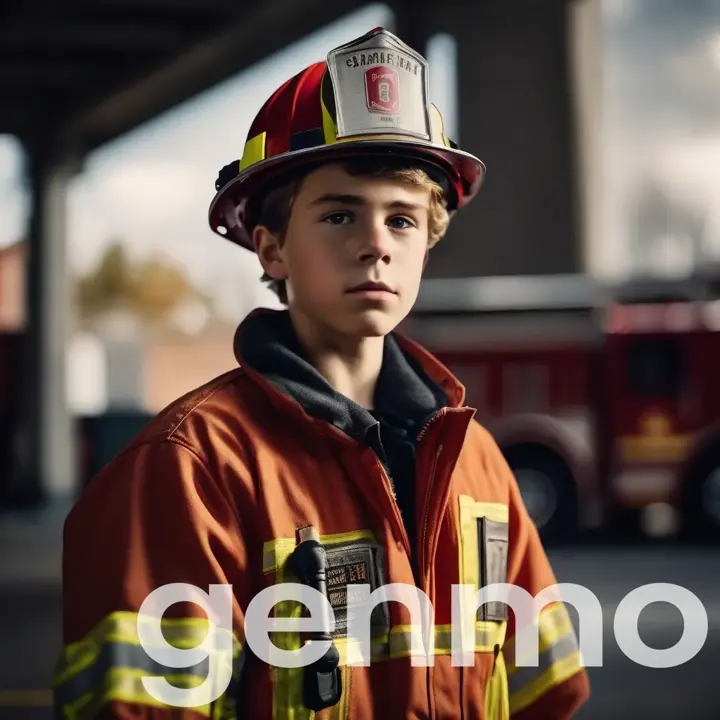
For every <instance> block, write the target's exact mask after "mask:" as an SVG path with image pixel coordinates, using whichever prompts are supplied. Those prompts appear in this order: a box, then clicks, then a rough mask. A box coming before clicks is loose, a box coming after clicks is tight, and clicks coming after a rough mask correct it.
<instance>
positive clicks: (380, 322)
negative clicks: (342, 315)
mask: <svg viewBox="0 0 720 720" xmlns="http://www.w3.org/2000/svg"><path fill="white" fill-rule="evenodd" d="M402 319H403V318H402V317H401V316H400V315H399V314H398V313H391V312H387V311H383V310H375V309H373V310H362V311H360V312H356V313H352V314H350V316H349V317H347V318H346V319H344V320H345V322H344V323H343V324H344V325H345V326H346V328H347V329H346V332H347V334H349V335H354V336H356V337H383V336H385V335H389V334H390V333H391V332H392V331H393V330H394V329H395V328H396V327H397V326H398V325H399V324H400V322H401V321H402Z"/></svg>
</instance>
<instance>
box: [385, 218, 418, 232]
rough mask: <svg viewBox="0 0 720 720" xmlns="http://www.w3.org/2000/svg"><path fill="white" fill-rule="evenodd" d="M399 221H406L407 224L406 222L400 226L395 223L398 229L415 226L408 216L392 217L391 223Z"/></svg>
mask: <svg viewBox="0 0 720 720" xmlns="http://www.w3.org/2000/svg"><path fill="white" fill-rule="evenodd" d="M397 222H401V223H405V224H404V225H400V226H398V225H393V227H394V228H395V229H396V230H405V229H407V228H410V227H415V225H414V224H413V223H412V222H410V220H408V219H407V218H404V217H394V218H391V219H390V223H391V224H392V223H397Z"/></svg>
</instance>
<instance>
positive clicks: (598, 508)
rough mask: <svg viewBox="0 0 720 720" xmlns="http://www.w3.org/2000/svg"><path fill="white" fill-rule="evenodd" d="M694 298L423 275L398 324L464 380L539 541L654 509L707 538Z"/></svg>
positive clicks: (704, 414)
mask: <svg viewBox="0 0 720 720" xmlns="http://www.w3.org/2000/svg"><path fill="white" fill-rule="evenodd" d="M625 294H626V295H627V293H625ZM698 294H699V293H698V291H696V290H695V289H694V288H691V289H689V290H687V291H686V292H684V293H682V292H680V289H679V288H678V287H676V286H673V290H672V292H671V294H668V290H667V289H666V288H660V287H659V284H653V285H651V286H650V287H646V288H645V289H644V290H640V289H638V290H637V292H635V294H634V295H632V296H630V297H631V299H623V293H622V292H619V291H618V290H617V289H610V288H605V287H602V286H600V285H598V284H594V283H592V282H591V281H589V280H588V279H586V278H584V277H576V276H564V277H549V278H510V277H508V278H489V279H472V280H470V279H468V280H464V279H459V280H458V279H455V280H428V281H426V282H425V283H424V285H423V289H422V291H421V295H420V297H419V299H418V303H417V306H416V309H415V311H414V313H413V314H412V315H411V316H410V318H408V320H407V321H406V323H405V324H404V325H403V327H402V330H403V331H404V332H405V333H407V334H408V335H410V336H411V337H415V338H417V339H418V340H419V341H420V342H422V343H423V344H424V345H425V346H426V347H428V349H430V350H431V351H432V352H434V353H435V354H436V355H437V356H438V357H439V358H440V359H441V360H442V361H443V362H444V363H445V364H446V365H447V366H448V367H449V368H451V369H452V370H453V371H454V372H456V373H457V375H458V376H459V377H460V378H461V380H462V381H463V382H464V383H465V385H466V388H467V404H468V405H471V406H472V407H475V408H477V418H478V420H479V421H480V422H482V423H483V424H484V425H485V426H486V427H487V428H488V430H490V432H492V433H493V435H494V436H495V438H496V439H497V441H498V443H499V445H500V447H501V448H502V450H503V452H504V454H505V456H506V458H507V460H508V462H509V464H510V466H511V467H512V468H513V470H514V471H515V474H516V477H517V479H518V483H519V485H520V489H521V492H522V494H523V497H524V499H525V502H526V504H527V507H528V510H529V512H530V514H531V515H532V517H533V518H534V520H535V522H536V524H537V526H538V528H539V529H540V532H541V534H542V535H543V537H544V538H545V539H546V540H555V539H567V538H568V537H569V536H571V535H572V534H574V532H575V531H576V530H577V529H579V528H590V527H599V526H603V527H611V526H613V525H615V524H616V523H618V522H621V521H622V522H623V524H626V523H627V521H628V519H632V520H635V519H637V520H639V519H641V518H643V517H644V518H645V519H647V518H648V516H652V515H655V516H657V513H659V512H660V513H664V515H665V517H667V518H669V520H670V521H673V522H675V524H676V525H677V524H678V523H679V529H682V530H683V531H686V532H690V533H697V534H702V535H708V534H715V533H717V534H720V380H719V379H718V373H719V372H720V301H717V300H712V299H709V298H704V299H698V298H697V295H698Z"/></svg>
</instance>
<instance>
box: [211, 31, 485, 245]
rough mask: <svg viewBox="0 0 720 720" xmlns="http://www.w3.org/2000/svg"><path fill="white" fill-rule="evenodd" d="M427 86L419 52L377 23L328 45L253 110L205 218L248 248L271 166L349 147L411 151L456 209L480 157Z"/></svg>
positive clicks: (330, 155)
mask: <svg viewBox="0 0 720 720" xmlns="http://www.w3.org/2000/svg"><path fill="white" fill-rule="evenodd" d="M428 90H429V78H428V63H427V61H426V60H425V58H423V57H422V55H420V54H419V53H417V52H415V51H414V50H412V49H411V48H410V47H408V46H407V45H406V44H405V43H403V42H402V41H401V40H400V39H399V38H397V37H396V36H395V35H393V34H392V33H390V32H388V31H387V30H385V29H383V28H375V29H374V30H372V31H370V32H369V33H367V34H366V35H364V36H362V37H360V38H358V39H356V40H353V41H352V42H350V43H348V44H346V45H342V46H340V47H338V48H336V49H334V50H331V51H330V53H329V54H328V56H327V60H326V61H324V62H318V63H314V64H313V65H310V66H309V67H307V68H306V69H305V70H303V71H302V72H300V73H298V74H297V75H295V76H294V77H292V78H291V79H290V80H288V81H287V82H286V83H285V84H284V85H282V86H281V87H280V88H279V89H278V90H276V91H275V92H274V93H273V95H272V96H271V97H270V98H269V99H268V100H267V102H266V103H265V104H264V105H263V107H262V108H261V109H260V112H259V113H258V114H257V116H256V117H255V120H254V121H253V123H252V125H251V127H250V131H249V133H248V136H247V141H246V143H245V148H244V151H243V155H242V158H241V159H240V160H236V161H234V162H232V163H230V164H229V165H226V166H225V167H224V168H223V169H222V170H221V171H220V174H219V176H218V179H217V181H216V183H215V189H216V191H217V193H216V195H215V197H214V199H213V201H212V203H211V205H210V211H209V221H210V227H211V228H212V230H213V231H214V232H216V233H218V234H219V235H222V236H223V237H226V238H227V239H229V240H231V241H233V242H235V243H237V244H239V245H242V246H243V247H246V248H248V249H250V250H252V249H253V245H252V240H251V231H252V227H253V217H254V213H255V212H256V211H257V208H256V207H255V199H257V198H259V197H262V196H264V195H265V193H266V191H267V189H268V187H269V186H271V185H272V184H273V183H274V182H277V180H278V177H279V175H280V176H282V177H289V176H288V174H287V173H288V172H289V171H294V170H301V171H305V170H306V169H307V168H308V167H311V166H313V165H315V164H317V163H325V162H329V161H333V160H335V159H343V160H344V159H347V158H350V157H353V156H356V157H357V156H362V157H368V156H372V155H378V156H383V157H386V158H406V159H412V160H413V162H414V163H417V164H418V165H419V166H421V167H423V168H424V169H425V170H426V171H427V172H428V173H429V174H430V175H431V177H433V179H435V180H437V181H438V182H440V183H441V184H442V186H443V187H444V188H445V190H446V196H447V201H448V210H449V211H450V212H451V214H452V213H454V212H455V211H457V210H459V209H460V208H462V207H463V206H465V205H466V204H467V203H468V202H469V201H470V200H471V199H472V198H473V197H474V196H475V194H476V193H477V191H478V190H479V188H480V185H481V183H482V181H483V179H484V176H485V166H484V164H483V163H482V162H481V161H480V160H479V159H478V158H476V157H474V156H473V155H470V154H469V153H467V152H463V151H462V150H459V149H458V146H457V145H456V144H455V143H454V142H453V141H452V140H450V139H449V138H447V137H446V136H445V134H444V131H443V121H442V116H441V114H440V111H439V110H438V109H437V107H436V106H435V105H433V104H432V103H430V102H429V101H428Z"/></svg>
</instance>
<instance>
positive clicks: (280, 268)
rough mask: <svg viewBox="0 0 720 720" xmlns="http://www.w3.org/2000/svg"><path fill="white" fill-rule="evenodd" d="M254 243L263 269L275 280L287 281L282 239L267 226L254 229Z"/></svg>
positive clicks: (258, 226)
mask: <svg viewBox="0 0 720 720" xmlns="http://www.w3.org/2000/svg"><path fill="white" fill-rule="evenodd" d="M252 241H253V245H254V246H255V252H256V253H257V256H258V259H259V260H260V265H262V269H263V270H264V271H265V273H266V274H267V275H268V277H270V278H272V279H273V280H286V279H287V276H288V272H287V268H286V267H285V262H284V260H283V259H282V253H281V252H280V249H281V247H280V238H279V236H278V235H275V234H274V233H271V232H270V231H269V230H268V229H267V228H266V227H265V226H263V225H257V226H255V228H253V232H252Z"/></svg>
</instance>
